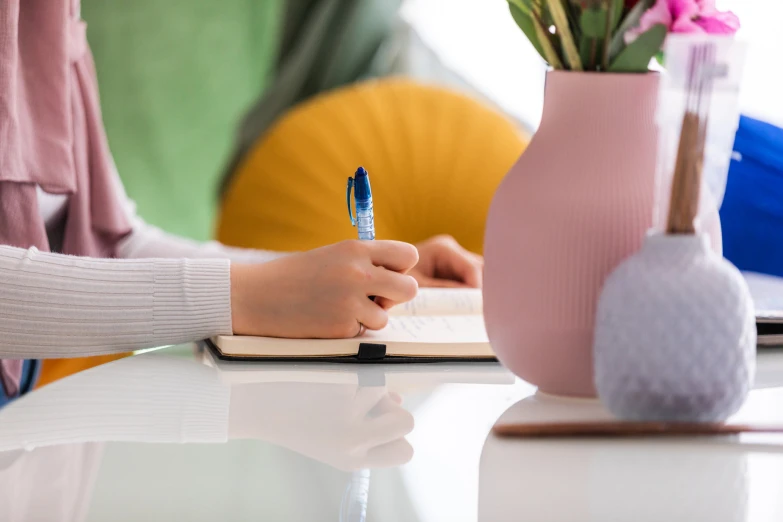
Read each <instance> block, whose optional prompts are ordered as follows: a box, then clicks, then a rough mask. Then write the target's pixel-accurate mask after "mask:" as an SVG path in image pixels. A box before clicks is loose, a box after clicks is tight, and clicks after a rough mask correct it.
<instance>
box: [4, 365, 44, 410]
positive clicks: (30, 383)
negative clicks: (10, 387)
mask: <svg viewBox="0 0 783 522" xmlns="http://www.w3.org/2000/svg"><path fill="white" fill-rule="evenodd" d="M40 370H41V363H40V361H37V360H35V359H31V360H27V361H25V362H24V364H23V365H22V379H21V381H20V382H19V393H18V394H17V395H15V396H14V397H8V396H7V395H6V394H5V391H4V390H3V386H2V385H0V408H2V407H3V406H5V405H6V404H8V403H9V402H11V401H13V400H14V399H18V398H19V397H20V396H22V395H24V394H25V393H29V392H31V391H32V390H33V388H34V387H35V383H36V382H37V381H38V374H39V373H40Z"/></svg>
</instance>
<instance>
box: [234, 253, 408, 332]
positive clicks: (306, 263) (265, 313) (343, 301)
mask: <svg viewBox="0 0 783 522" xmlns="http://www.w3.org/2000/svg"><path fill="white" fill-rule="evenodd" d="M417 261H418V253H417V251H416V248H415V247H413V246H412V245H409V244H406V243H399V242H396V241H345V242H342V243H337V244H335V245H330V246H327V247H323V248H318V249H315V250H311V251H308V252H305V253H302V254H294V255H291V256H288V257H285V258H281V259H277V260H274V261H271V262H269V263H265V264H263V265H236V264H234V265H232V266H231V313H232V320H233V329H234V333H235V334H244V335H264V336H270V337H286V338H300V339H313V338H347V337H353V336H356V335H357V334H359V333H360V332H361V329H362V325H364V326H365V327H367V328H369V329H371V330H379V329H381V328H383V327H384V326H386V323H387V322H388V314H387V310H388V309H389V308H390V307H391V306H392V305H393V304H395V303H404V302H406V301H410V300H411V299H413V298H414V297H416V293H417V291H418V285H417V283H416V280H415V279H414V278H413V277H411V276H409V275H406V273H407V272H408V271H410V269H411V268H413V267H414V266H415V265H416V262H417ZM369 296H378V299H376V300H375V301H371V300H370V299H368V297H369Z"/></svg>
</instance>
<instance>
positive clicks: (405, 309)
mask: <svg viewBox="0 0 783 522" xmlns="http://www.w3.org/2000/svg"><path fill="white" fill-rule="evenodd" d="M483 304H484V301H483V299H482V295H481V289H479V288H421V289H419V293H418V295H417V296H416V297H415V298H414V299H413V300H411V301H408V302H407V303H403V304H400V305H397V306H395V307H394V308H392V309H391V310H389V315H392V316H401V315H415V316H423V315H479V314H481V313H482V311H483V308H484V307H483Z"/></svg>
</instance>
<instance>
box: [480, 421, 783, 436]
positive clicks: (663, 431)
mask: <svg viewBox="0 0 783 522" xmlns="http://www.w3.org/2000/svg"><path fill="white" fill-rule="evenodd" d="M492 431H493V432H494V433H495V435H497V436H499V437H519V438H555V437H561V438H568V437H670V436H680V437H681V436H687V435H699V436H702V435H738V434H741V433H783V426H760V425H759V426H754V425H747V424H686V423H666V422H564V423H545V424H502V423H499V424H496V425H495V427H494V428H493V429H492Z"/></svg>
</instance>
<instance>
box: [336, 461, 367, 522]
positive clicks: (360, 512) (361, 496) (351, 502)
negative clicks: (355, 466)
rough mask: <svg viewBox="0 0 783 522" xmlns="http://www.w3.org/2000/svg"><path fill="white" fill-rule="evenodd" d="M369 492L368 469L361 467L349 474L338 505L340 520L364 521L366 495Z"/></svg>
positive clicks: (345, 521) (341, 521)
mask: <svg viewBox="0 0 783 522" xmlns="http://www.w3.org/2000/svg"><path fill="white" fill-rule="evenodd" d="M369 494H370V470H369V469H361V470H359V471H354V472H353V473H352V474H351V482H350V483H349V484H348V487H346V488H345V493H344V494H343V501H342V504H341V506H340V522H364V521H365V519H366V518H367V497H368V496H369Z"/></svg>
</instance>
